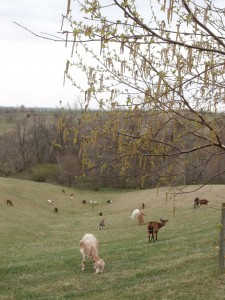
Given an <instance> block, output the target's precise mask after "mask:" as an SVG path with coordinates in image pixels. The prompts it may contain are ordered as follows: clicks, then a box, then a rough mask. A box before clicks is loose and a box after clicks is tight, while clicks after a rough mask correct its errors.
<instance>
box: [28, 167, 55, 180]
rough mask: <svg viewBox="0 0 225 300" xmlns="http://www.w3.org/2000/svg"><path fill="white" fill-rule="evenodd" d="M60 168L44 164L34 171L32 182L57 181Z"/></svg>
mask: <svg viewBox="0 0 225 300" xmlns="http://www.w3.org/2000/svg"><path fill="white" fill-rule="evenodd" d="M58 173H59V167H58V165H56V164H42V165H40V166H37V167H34V168H33V169H32V180H33V181H36V182H54V181H57V177H58Z"/></svg>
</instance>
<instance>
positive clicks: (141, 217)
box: [137, 212, 145, 225]
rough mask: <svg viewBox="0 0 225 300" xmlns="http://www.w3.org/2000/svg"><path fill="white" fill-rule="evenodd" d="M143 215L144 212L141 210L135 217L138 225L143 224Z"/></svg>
mask: <svg viewBox="0 0 225 300" xmlns="http://www.w3.org/2000/svg"><path fill="white" fill-rule="evenodd" d="M144 216H145V214H144V213H142V212H140V213H139V214H138V216H137V219H138V224H139V225H143V224H144Z"/></svg>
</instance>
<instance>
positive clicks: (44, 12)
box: [0, 0, 79, 107]
mask: <svg viewBox="0 0 225 300" xmlns="http://www.w3.org/2000/svg"><path fill="white" fill-rule="evenodd" d="M66 8H67V0H38V1H37V0H5V1H4V0H1V1H0V27H1V30H0V106H13V107H18V106H21V105H24V106H25V107H59V101H60V100H61V101H62V103H63V105H67V103H69V104H70V105H71V107H75V105H76V104H75V103H76V101H77V99H78V97H79V95H77V94H76V91H75V90H74V88H73V87H72V86H71V83H70V82H69V81H67V82H66V85H65V87H64V86H63V75H64V70H65V65H66V60H67V55H69V52H70V49H68V50H67V49H66V48H65V44H64V43H63V42H62V43H60V42H52V41H48V40H43V39H39V38H38V37H35V36H33V35H32V34H30V33H29V32H27V31H26V30H23V29H22V28H21V27H19V26H17V25H16V24H14V23H13V22H17V23H19V24H21V25H22V26H24V27H27V28H29V29H30V30H31V31H34V32H35V33H37V34H40V33H41V32H46V33H49V34H55V35H56V34H57V32H58V31H60V27H61V20H62V14H65V12H66ZM69 48H70V47H69Z"/></svg>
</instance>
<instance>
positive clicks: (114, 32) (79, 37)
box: [59, 0, 225, 187]
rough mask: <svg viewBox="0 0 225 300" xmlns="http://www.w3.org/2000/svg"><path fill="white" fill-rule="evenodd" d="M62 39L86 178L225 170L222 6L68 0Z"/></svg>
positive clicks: (194, 179)
mask: <svg viewBox="0 0 225 300" xmlns="http://www.w3.org/2000/svg"><path fill="white" fill-rule="evenodd" d="M73 4H74V6H73ZM62 34H63V35H64V39H65V41H66V44H69V43H71V52H72V58H71V60H70V61H67V64H66V69H65V78H68V79H70V80H71V81H72V83H73V85H74V86H75V88H77V89H78V90H79V91H80V92H81V95H83V104H82V108H83V110H82V116H81V118H80V124H79V126H78V127H77V129H78V130H77V131H76V132H75V139H74V142H75V143H79V146H80V152H79V155H80V158H81V159H82V168H81V169H82V172H86V173H87V172H90V171H92V170H94V169H96V170H97V169H98V170H99V173H98V174H99V175H100V176H102V177H104V178H106V179H107V180H108V179H109V178H110V179H112V178H113V176H114V175H115V180H118V178H120V179H119V180H122V181H123V180H125V181H124V182H129V181H130V180H132V179H133V178H135V179H136V180H139V182H140V186H142V187H144V186H145V185H146V184H147V185H149V182H151V183H152V184H154V185H155V184H160V185H166V184H170V185H171V184H189V183H203V184H206V183H208V182H212V181H213V180H215V178H216V177H217V176H220V177H221V176H222V175H223V174H224V173H225V166H222V165H220V168H212V165H213V164H214V163H215V161H219V162H221V159H222V158H223V156H224V153H225V151H224V150H225V145H224V137H223V135H224V134H223V132H224V125H225V123H224V113H223V109H224V99H225V78H224V77H225V76H224V74H225V40H224V36H225V24H224V7H223V5H222V1H219V0H216V1H211V0H201V1H197V0H158V1H149V0H142V1H138V0H111V1H105V0H84V1H79V0H74V2H73V3H71V1H70V0H68V5H67V13H66V15H65V16H63V24H62ZM59 40H61V39H59ZM79 71H81V72H80V73H78V72H79ZM77 74H81V76H77ZM93 108H96V109H98V111H97V112H91V111H90V109H93ZM64 130H65V132H68V128H66V127H64V128H62V131H64ZM64 136H65V135H64ZM193 157H194V158H196V159H193ZM212 170H213V171H212ZM76 175H77V174H76ZM118 175H119V176H120V177H118Z"/></svg>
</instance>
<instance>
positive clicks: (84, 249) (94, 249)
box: [6, 190, 209, 274]
mask: <svg viewBox="0 0 225 300" xmlns="http://www.w3.org/2000/svg"><path fill="white" fill-rule="evenodd" d="M62 192H65V191H64V190H62ZM70 197H71V199H72V198H73V194H71V195H70ZM47 201H48V203H49V204H54V201H53V200H47ZM208 202H209V200H207V199H202V200H200V199H199V198H198V197H197V198H195V200H194V204H193V207H194V209H196V208H199V207H201V205H208ZM110 203H112V201H111V200H107V204H110ZM6 204H7V205H9V206H13V202H12V200H9V199H7V200H6ZM82 204H86V200H83V201H82ZM90 204H95V203H94V202H90ZM144 208H145V204H144V203H142V209H144ZM54 213H58V208H57V207H55V208H54ZM99 215H100V216H102V213H101V212H100V213H99ZM144 216H145V214H144V213H143V212H140V210H139V209H135V210H134V211H133V212H132V215H131V219H132V220H135V219H137V220H138V224H139V225H142V224H144ZM166 222H168V220H163V219H160V222H155V221H150V222H148V223H147V231H148V242H149V243H150V242H155V241H157V235H158V231H159V229H160V228H162V227H163V226H165V224H166ZM104 228H105V220H104V219H102V220H101V221H100V223H99V230H102V229H104ZM79 246H80V253H81V255H82V258H83V260H82V264H81V266H82V270H85V258H86V257H91V258H92V260H93V262H94V270H95V273H96V274H98V273H102V272H104V268H105V262H104V261H103V259H101V258H100V257H99V256H98V240H97V239H96V237H95V236H94V235H93V234H90V233H86V234H85V235H84V236H83V238H82V239H81V240H80V243H79Z"/></svg>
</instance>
